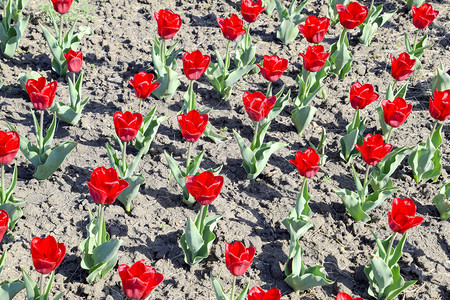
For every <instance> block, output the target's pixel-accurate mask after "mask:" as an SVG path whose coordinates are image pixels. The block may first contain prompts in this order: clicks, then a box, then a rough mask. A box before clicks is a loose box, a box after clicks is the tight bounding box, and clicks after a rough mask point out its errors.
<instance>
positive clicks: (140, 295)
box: [117, 259, 164, 299]
mask: <svg viewBox="0 0 450 300" xmlns="http://www.w3.org/2000/svg"><path fill="white" fill-rule="evenodd" d="M144 261H145V260H144V259H142V260H140V261H138V262H136V263H135V264H133V265H132V266H131V267H128V266H127V265H126V264H122V265H119V267H118V269H117V270H118V272H119V276H120V279H121V280H122V289H123V293H124V294H125V296H127V297H128V298H130V299H146V298H147V297H148V296H149V295H150V292H151V291H152V290H153V289H154V288H155V287H157V286H158V285H159V284H160V283H161V282H162V281H163V280H164V276H163V275H162V274H161V273H157V272H156V270H155V268H153V267H151V266H147V265H145V264H144Z"/></svg>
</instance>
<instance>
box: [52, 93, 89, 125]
mask: <svg viewBox="0 0 450 300" xmlns="http://www.w3.org/2000/svg"><path fill="white" fill-rule="evenodd" d="M87 100H89V98H86V99H85V101H86V102H87ZM51 111H52V112H54V113H55V114H56V116H57V117H58V119H60V120H62V121H64V122H66V123H67V124H70V125H76V124H77V123H78V122H79V121H80V119H81V112H79V113H77V112H76V111H75V110H74V109H73V108H72V107H70V106H69V105H66V104H64V103H62V102H56V103H55V105H53V106H52V108H51Z"/></svg>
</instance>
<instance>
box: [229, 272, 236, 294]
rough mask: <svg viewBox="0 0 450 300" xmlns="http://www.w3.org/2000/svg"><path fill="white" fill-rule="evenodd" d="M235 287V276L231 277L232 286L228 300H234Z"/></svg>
mask: <svg viewBox="0 0 450 300" xmlns="http://www.w3.org/2000/svg"><path fill="white" fill-rule="evenodd" d="M235 287H236V276H234V275H233V285H232V286H231V298H230V300H234V288H235Z"/></svg>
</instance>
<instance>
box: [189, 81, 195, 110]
mask: <svg viewBox="0 0 450 300" xmlns="http://www.w3.org/2000/svg"><path fill="white" fill-rule="evenodd" d="M188 92H189V103H188V110H187V112H190V111H191V110H194V109H195V98H194V97H195V95H194V80H190V81H189V90H188Z"/></svg>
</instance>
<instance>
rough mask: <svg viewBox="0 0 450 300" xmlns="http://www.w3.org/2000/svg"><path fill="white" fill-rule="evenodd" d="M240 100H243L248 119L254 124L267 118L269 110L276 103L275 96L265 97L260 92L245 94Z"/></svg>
mask: <svg viewBox="0 0 450 300" xmlns="http://www.w3.org/2000/svg"><path fill="white" fill-rule="evenodd" d="M242 98H243V100H244V106H245V111H246V112H247V114H248V116H249V117H250V119H252V120H253V121H255V122H259V121H261V120H263V119H265V118H267V116H268V115H269V113H270V110H271V109H272V108H273V107H274V106H275V103H276V102H277V97H276V96H271V97H266V96H265V95H264V94H263V93H261V92H254V93H249V92H245V93H244V95H243V97H242Z"/></svg>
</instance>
